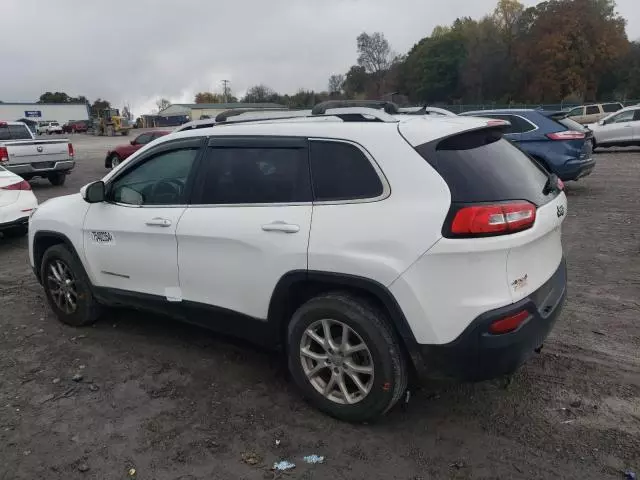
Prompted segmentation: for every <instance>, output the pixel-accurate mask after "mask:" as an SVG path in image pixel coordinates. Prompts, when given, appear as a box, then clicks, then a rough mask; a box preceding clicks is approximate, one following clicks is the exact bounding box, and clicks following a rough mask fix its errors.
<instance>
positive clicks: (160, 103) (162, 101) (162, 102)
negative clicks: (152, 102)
mask: <svg viewBox="0 0 640 480" xmlns="http://www.w3.org/2000/svg"><path fill="white" fill-rule="evenodd" d="M170 106H171V102H170V101H169V100H167V99H166V98H159V99H158V100H156V107H158V112H161V111H162V110H164V109H165V108H169V107H170Z"/></svg>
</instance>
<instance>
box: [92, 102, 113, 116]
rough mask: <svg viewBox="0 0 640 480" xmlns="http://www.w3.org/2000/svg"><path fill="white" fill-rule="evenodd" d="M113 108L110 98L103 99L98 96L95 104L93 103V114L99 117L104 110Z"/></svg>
mask: <svg viewBox="0 0 640 480" xmlns="http://www.w3.org/2000/svg"><path fill="white" fill-rule="evenodd" d="M107 108H111V103H110V102H109V101H108V100H102V99H100V98H98V99H97V100H96V101H95V102H93V105H91V108H90V111H91V116H94V117H97V116H98V115H99V113H100V112H101V111H102V110H105V109H107Z"/></svg>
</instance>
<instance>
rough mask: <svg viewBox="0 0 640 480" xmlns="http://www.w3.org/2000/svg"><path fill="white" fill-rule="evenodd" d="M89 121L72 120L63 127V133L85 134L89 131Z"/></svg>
mask: <svg viewBox="0 0 640 480" xmlns="http://www.w3.org/2000/svg"><path fill="white" fill-rule="evenodd" d="M90 124H91V122H90V121H89V120H70V121H68V122H67V123H65V124H64V125H62V131H63V132H64V133H84V132H86V131H87V130H89V125H90Z"/></svg>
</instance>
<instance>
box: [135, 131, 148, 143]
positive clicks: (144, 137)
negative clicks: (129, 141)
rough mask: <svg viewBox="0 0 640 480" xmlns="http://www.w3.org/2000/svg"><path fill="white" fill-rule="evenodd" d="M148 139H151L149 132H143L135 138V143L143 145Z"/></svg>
mask: <svg viewBox="0 0 640 480" xmlns="http://www.w3.org/2000/svg"><path fill="white" fill-rule="evenodd" d="M150 141H151V134H150V133H143V134H142V135H139V136H138V138H136V144H138V145H145V144H147V143H149V142H150Z"/></svg>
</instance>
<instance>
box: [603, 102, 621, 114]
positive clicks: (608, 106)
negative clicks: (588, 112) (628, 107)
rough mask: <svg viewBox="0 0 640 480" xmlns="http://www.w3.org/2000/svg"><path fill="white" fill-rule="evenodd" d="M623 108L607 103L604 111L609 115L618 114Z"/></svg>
mask: <svg viewBox="0 0 640 480" xmlns="http://www.w3.org/2000/svg"><path fill="white" fill-rule="evenodd" d="M621 108H622V105H620V104H619V103H605V104H603V105H602V110H604V111H605V112H607V113H613V112H617V111H618V110H620V109H621Z"/></svg>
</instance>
